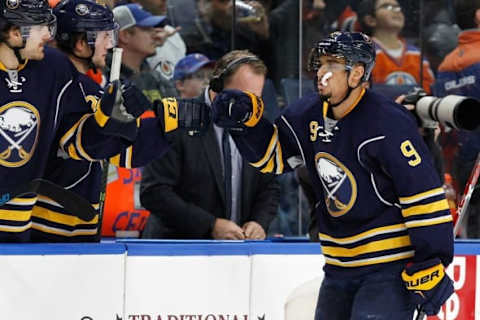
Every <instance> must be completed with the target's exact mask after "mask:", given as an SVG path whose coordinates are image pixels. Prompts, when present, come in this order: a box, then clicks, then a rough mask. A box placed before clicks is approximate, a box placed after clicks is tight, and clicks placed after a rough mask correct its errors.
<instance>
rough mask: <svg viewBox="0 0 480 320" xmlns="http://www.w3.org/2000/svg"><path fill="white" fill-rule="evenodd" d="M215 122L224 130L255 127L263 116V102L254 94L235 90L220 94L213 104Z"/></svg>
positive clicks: (227, 90)
mask: <svg viewBox="0 0 480 320" xmlns="http://www.w3.org/2000/svg"><path fill="white" fill-rule="evenodd" d="M212 109H213V121H214V122H215V124H216V125H218V126H219V127H223V128H237V129H242V128H245V127H254V126H255V125H256V124H257V123H258V122H259V121H260V119H261V118H262V115H263V109H264V105H263V100H262V98H259V97H257V96H256V95H254V94H253V93H250V92H247V91H240V90H234V89H226V90H223V91H222V92H220V93H219V94H218V95H217V96H216V97H215V99H214V100H213V103H212Z"/></svg>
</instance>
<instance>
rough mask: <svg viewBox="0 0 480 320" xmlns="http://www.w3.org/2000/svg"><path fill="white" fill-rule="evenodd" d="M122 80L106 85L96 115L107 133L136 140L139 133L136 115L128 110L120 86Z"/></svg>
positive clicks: (99, 123)
mask: <svg viewBox="0 0 480 320" xmlns="http://www.w3.org/2000/svg"><path fill="white" fill-rule="evenodd" d="M119 86H120V80H114V81H112V82H111V83H110V84H108V85H107V86H106V87H105V91H104V93H103V95H102V98H101V99H100V101H99V102H98V104H97V108H96V110H95V113H94V116H95V120H96V122H97V124H98V125H99V126H100V127H102V128H103V132H104V133H105V134H106V135H111V136H119V137H122V138H125V139H127V140H129V141H134V140H135V138H136V135H137V123H136V121H135V117H134V116H132V115H131V114H130V113H128V112H127V110H126V108H125V106H124V104H123V103H124V99H123V98H122V91H121V90H120V88H119Z"/></svg>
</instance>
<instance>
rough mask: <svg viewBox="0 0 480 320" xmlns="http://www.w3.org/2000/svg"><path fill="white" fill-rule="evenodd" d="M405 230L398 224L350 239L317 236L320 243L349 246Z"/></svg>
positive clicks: (372, 230)
mask: <svg viewBox="0 0 480 320" xmlns="http://www.w3.org/2000/svg"><path fill="white" fill-rule="evenodd" d="M406 230H407V228H406V227H405V224H403V223H399V224H393V225H391V226H384V227H379V228H375V229H371V230H368V231H365V232H362V233H359V234H357V235H354V236H351V237H346V238H334V237H331V236H329V235H327V234H324V233H319V234H318V236H319V238H320V241H331V242H335V243H338V244H349V243H354V242H357V241H361V240H365V239H368V238H371V237H375V236H377V235H380V234H386V233H394V232H399V231H406Z"/></svg>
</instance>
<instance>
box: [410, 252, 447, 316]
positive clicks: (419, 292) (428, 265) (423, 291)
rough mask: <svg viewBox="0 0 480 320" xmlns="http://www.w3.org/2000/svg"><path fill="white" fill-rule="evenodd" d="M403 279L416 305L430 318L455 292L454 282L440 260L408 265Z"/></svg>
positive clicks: (435, 259)
mask: <svg viewBox="0 0 480 320" xmlns="http://www.w3.org/2000/svg"><path fill="white" fill-rule="evenodd" d="M402 279H403V282H404V283H405V286H406V287H407V289H408V290H409V291H410V292H411V294H412V298H413V300H414V302H415V304H417V305H421V306H422V309H423V311H424V312H425V313H426V314H427V315H429V316H432V315H436V314H437V313H438V312H439V311H440V308H441V307H442V305H443V304H444V303H445V301H447V299H448V298H449V297H450V296H451V295H452V294H453V292H454V289H453V281H452V280H451V279H450V278H449V277H448V275H447V274H446V273H445V268H444V267H443V264H442V262H441V261H440V259H438V258H434V259H429V260H427V261H424V262H420V263H413V264H410V265H407V267H406V268H405V270H403V272H402Z"/></svg>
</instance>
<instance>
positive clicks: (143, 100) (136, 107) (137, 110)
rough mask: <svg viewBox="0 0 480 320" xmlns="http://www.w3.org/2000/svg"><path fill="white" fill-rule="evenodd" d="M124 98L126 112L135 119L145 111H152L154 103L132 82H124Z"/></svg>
mask: <svg viewBox="0 0 480 320" xmlns="http://www.w3.org/2000/svg"><path fill="white" fill-rule="evenodd" d="M121 89H122V98H123V100H124V101H123V105H124V106H125V109H126V112H127V113H129V114H130V115H132V116H133V117H134V118H138V117H140V116H141V115H142V114H143V113H144V112H145V111H147V110H150V108H151V106H152V103H151V102H150V100H148V98H147V97H146V96H145V95H144V94H143V92H142V91H141V90H140V89H139V88H138V87H137V86H135V85H134V84H133V83H132V82H130V81H127V80H125V81H123V80H122V87H121Z"/></svg>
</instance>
